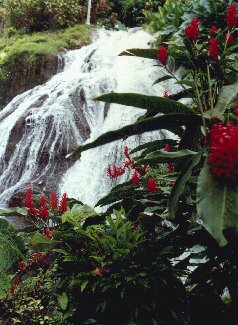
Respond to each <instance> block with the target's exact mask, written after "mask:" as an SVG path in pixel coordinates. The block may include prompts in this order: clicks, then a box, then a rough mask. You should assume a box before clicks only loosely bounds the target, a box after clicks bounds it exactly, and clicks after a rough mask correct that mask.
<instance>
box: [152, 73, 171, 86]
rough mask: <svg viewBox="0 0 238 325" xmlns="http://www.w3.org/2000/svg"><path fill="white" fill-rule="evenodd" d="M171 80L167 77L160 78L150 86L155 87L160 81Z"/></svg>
mask: <svg viewBox="0 0 238 325" xmlns="http://www.w3.org/2000/svg"><path fill="white" fill-rule="evenodd" d="M171 78H172V77H171V76H169V75H166V76H163V77H160V78H159V79H157V80H156V81H155V82H154V83H153V85H152V86H154V85H156V84H158V83H160V82H162V81H166V80H169V79H171Z"/></svg>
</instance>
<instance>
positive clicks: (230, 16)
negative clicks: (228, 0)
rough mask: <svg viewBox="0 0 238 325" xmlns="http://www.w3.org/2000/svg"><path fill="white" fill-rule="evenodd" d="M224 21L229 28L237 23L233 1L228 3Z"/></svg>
mask: <svg viewBox="0 0 238 325" xmlns="http://www.w3.org/2000/svg"><path fill="white" fill-rule="evenodd" d="M226 23H227V27H228V28H229V29H231V28H232V27H236V25H237V18H236V5H235V4H234V3H232V4H230V6H229V8H228V10H227V15H226Z"/></svg>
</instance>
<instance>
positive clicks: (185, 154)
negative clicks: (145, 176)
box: [136, 149, 197, 165]
mask: <svg viewBox="0 0 238 325" xmlns="http://www.w3.org/2000/svg"><path fill="white" fill-rule="evenodd" d="M196 154H197V152H195V151H191V150H188V149H182V150H179V151H175V152H165V151H156V152H152V153H150V154H149V155H147V156H145V157H144V158H142V159H139V160H137V161H136V165H140V164H143V163H162V162H167V161H174V160H177V159H184V158H189V157H191V156H193V155H196Z"/></svg>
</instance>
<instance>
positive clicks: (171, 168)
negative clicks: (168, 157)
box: [168, 163, 174, 174]
mask: <svg viewBox="0 0 238 325" xmlns="http://www.w3.org/2000/svg"><path fill="white" fill-rule="evenodd" d="M173 172H174V163H169V164H168V173H169V174H170V173H173Z"/></svg>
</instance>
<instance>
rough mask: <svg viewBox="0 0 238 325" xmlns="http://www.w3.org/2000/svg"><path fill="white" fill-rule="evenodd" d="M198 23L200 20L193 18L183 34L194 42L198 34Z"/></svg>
mask: <svg viewBox="0 0 238 325" xmlns="http://www.w3.org/2000/svg"><path fill="white" fill-rule="evenodd" d="M199 23H200V20H199V19H198V18H193V20H192V22H191V23H190V24H188V25H187V27H186V28H185V31H184V35H185V36H186V37H187V38H189V39H190V40H191V41H193V42H194V43H195V42H196V40H197V39H198V36H199V26H198V25H199Z"/></svg>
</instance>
